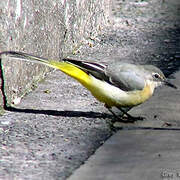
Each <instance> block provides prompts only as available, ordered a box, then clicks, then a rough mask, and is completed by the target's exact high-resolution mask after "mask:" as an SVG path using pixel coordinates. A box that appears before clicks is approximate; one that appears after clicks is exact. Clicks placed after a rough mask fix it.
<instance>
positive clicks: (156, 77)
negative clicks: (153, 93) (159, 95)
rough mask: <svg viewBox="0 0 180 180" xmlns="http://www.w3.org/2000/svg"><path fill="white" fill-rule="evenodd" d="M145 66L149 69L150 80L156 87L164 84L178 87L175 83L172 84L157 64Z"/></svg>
mask: <svg viewBox="0 0 180 180" xmlns="http://www.w3.org/2000/svg"><path fill="white" fill-rule="evenodd" d="M144 68H145V69H146V70H148V72H149V76H148V80H150V81H151V82H152V83H153V84H154V86H155V87H158V86H161V85H163V84H165V85H167V86H169V87H172V88H175V89H177V87H176V86H175V85H173V84H171V83H170V82H169V81H168V80H167V79H166V77H165V75H164V73H163V72H162V71H161V70H160V69H159V68H157V67H156V66H153V65H145V66H144Z"/></svg>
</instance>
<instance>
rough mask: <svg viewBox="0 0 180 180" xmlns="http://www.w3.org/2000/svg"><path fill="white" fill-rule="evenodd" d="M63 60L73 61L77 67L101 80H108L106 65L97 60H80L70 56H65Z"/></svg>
mask: <svg viewBox="0 0 180 180" xmlns="http://www.w3.org/2000/svg"><path fill="white" fill-rule="evenodd" d="M62 61H65V62H68V63H71V64H73V65H75V66H76V67H78V68H80V69H81V70H83V71H85V72H86V73H87V74H90V75H92V76H94V77H96V78H98V79H100V80H104V81H108V80H109V78H108V77H107V75H106V74H105V69H106V65H104V64H101V63H96V62H87V61H80V60H74V59H69V58H64V59H62Z"/></svg>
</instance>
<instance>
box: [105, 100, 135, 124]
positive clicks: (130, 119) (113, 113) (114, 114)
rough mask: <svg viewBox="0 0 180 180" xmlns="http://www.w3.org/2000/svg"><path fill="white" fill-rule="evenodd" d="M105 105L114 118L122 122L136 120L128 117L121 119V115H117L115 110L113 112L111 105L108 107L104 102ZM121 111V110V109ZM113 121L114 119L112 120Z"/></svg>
mask: <svg viewBox="0 0 180 180" xmlns="http://www.w3.org/2000/svg"><path fill="white" fill-rule="evenodd" d="M105 107H106V108H107V109H108V110H109V112H111V114H112V115H113V116H114V117H115V119H116V120H117V121H119V122H124V123H129V122H134V121H136V120H134V119H132V118H129V119H128V120H123V119H122V118H121V117H119V116H118V115H117V114H116V113H115V112H113V110H112V109H111V107H108V106H107V105H106V104H105ZM122 112H123V111H122ZM123 113H124V112H123ZM113 122H114V121H113Z"/></svg>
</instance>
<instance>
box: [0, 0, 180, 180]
mask: <svg viewBox="0 0 180 180" xmlns="http://www.w3.org/2000/svg"><path fill="white" fill-rule="evenodd" d="M113 2H114V6H113V7H112V8H113V15H112V16H113V19H114V24H113V26H112V27H109V28H107V29H106V31H104V32H103V34H102V35H100V36H98V37H95V39H94V40H92V44H91V46H88V45H87V46H83V47H81V48H80V49H79V54H77V55H76V57H75V56H73V57H75V58H79V59H88V60H90V59H91V60H96V61H99V62H106V61H111V60H123V61H127V62H135V63H141V64H154V65H157V66H158V67H160V68H161V69H162V70H163V72H164V73H165V75H166V76H167V77H169V78H171V82H172V83H174V84H176V86H179V87H180V71H179V68H180V61H179V58H180V41H179V40H180V26H179V18H180V14H179V3H180V2H179V1H178V0H172V1H157V0H151V1H118V0H114V1H113ZM179 97H180V91H179V89H178V90H176V89H171V88H169V87H164V86H163V87H162V88H158V89H157V90H156V92H155V95H154V96H153V97H152V98H151V99H150V100H149V101H147V102H146V103H144V104H143V105H140V106H138V107H135V108H133V109H132V110H131V111H130V113H131V114H132V115H141V116H144V117H145V118H146V119H145V120H144V121H138V122H136V123H129V124H128V123H118V122H116V123H115V124H112V123H111V120H112V119H113V117H112V116H111V115H110V114H109V113H108V112H107V110H106V109H105V108H104V107H103V104H101V103H98V102H97V101H96V100H95V99H94V98H93V97H92V96H91V94H90V93H89V92H88V91H87V90H86V89H84V88H83V87H81V86H80V85H79V84H78V83H77V82H76V81H74V80H73V79H71V78H69V77H67V76H66V75H64V74H63V73H61V72H58V71H53V72H51V73H49V74H48V75H47V77H46V79H45V80H44V81H42V82H41V83H40V84H39V85H38V87H37V88H36V89H35V90H34V91H33V92H31V93H29V94H28V95H26V96H25V97H24V98H23V99H22V100H21V103H20V104H19V105H17V106H16V107H15V108H11V109H9V111H7V112H6V113H5V114H4V115H3V116H1V117H0V144H1V146H0V157H1V159H0V179H10V180H11V179H36V180H37V179H50V180H51V179H52V180H53V179H67V178H69V179H71V180H73V179H83V180H86V179H123V180H124V179H168V178H171V177H172V178H174V179H178V178H179V177H178V176H179V173H180V169H179V167H180V163H179V162H180V161H179V160H180V154H179V139H180V138H179V129H180V121H179V120H180V113H179V110H180V98H179ZM111 135H112V136H111ZM110 136H111V137H110ZM109 137H110V138H109ZM108 138H109V139H108ZM107 139H108V140H107ZM106 140H107V141H106ZM96 150H97V151H96ZM168 176H169V177H168Z"/></svg>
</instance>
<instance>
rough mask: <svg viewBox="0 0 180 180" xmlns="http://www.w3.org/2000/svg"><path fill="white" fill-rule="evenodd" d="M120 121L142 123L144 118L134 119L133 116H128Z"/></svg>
mask: <svg viewBox="0 0 180 180" xmlns="http://www.w3.org/2000/svg"><path fill="white" fill-rule="evenodd" d="M122 119H123V121H126V122H135V121H143V120H144V119H145V117H142V116H137V117H134V116H131V115H128V116H123V117H122Z"/></svg>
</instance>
